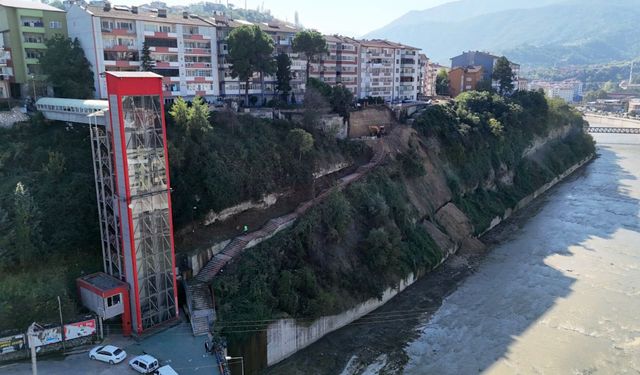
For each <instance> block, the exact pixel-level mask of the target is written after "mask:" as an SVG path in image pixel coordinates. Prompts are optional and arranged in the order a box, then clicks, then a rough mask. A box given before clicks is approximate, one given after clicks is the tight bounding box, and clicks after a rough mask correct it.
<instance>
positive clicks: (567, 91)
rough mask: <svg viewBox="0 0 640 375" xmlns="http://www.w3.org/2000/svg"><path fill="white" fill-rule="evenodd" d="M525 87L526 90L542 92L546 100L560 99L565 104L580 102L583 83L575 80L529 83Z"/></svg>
mask: <svg viewBox="0 0 640 375" xmlns="http://www.w3.org/2000/svg"><path fill="white" fill-rule="evenodd" d="M527 86H528V87H527V89H528V90H532V91H534V90H542V91H544V93H545V95H546V96H547V97H548V98H561V99H563V100H564V101H566V102H567V103H574V102H579V101H581V100H582V95H583V93H582V89H583V83H582V82H581V81H578V80H575V79H572V80H565V81H561V82H548V81H531V82H529V84H528V85H527Z"/></svg>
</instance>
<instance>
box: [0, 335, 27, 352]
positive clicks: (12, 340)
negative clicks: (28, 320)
mask: <svg viewBox="0 0 640 375" xmlns="http://www.w3.org/2000/svg"><path fill="white" fill-rule="evenodd" d="M24 343H25V340H24V335H14V336H7V337H1V338H0V355H2V354H7V353H13V352H17V351H19V350H22V349H24Z"/></svg>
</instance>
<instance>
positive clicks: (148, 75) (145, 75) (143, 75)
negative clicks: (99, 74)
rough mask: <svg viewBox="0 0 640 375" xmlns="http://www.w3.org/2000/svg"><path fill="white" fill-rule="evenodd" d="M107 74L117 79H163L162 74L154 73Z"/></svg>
mask: <svg viewBox="0 0 640 375" xmlns="http://www.w3.org/2000/svg"><path fill="white" fill-rule="evenodd" d="M105 73H106V74H109V75H112V76H114V77H117V78H162V76H161V75H160V74H156V73H152V72H116V71H109V72H105Z"/></svg>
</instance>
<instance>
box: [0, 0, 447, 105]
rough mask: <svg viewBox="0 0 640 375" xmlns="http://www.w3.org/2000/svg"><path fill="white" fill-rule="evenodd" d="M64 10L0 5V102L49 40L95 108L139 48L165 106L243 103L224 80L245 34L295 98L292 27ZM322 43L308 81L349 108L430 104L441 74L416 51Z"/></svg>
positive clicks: (299, 60)
mask: <svg viewBox="0 0 640 375" xmlns="http://www.w3.org/2000/svg"><path fill="white" fill-rule="evenodd" d="M65 5H66V7H67V11H66V12H65V11H62V10H60V9H57V8H54V7H51V6H48V5H44V4H41V3H37V2H31V1H26V0H0V26H2V30H5V31H4V32H2V34H1V38H0V74H1V75H2V76H1V78H2V79H1V80H0V97H5V98H6V97H9V96H14V97H24V96H27V95H30V94H29V90H28V89H29V88H30V85H25V83H27V82H30V79H31V80H36V79H42V78H44V77H42V74H41V71H40V69H39V66H38V57H39V56H40V55H41V53H42V51H43V50H44V48H45V46H44V39H45V38H46V37H48V36H50V35H53V34H54V33H57V32H58V33H61V34H63V35H66V34H68V36H69V37H71V38H77V39H78V40H79V42H80V45H81V47H82V49H83V50H84V53H85V56H86V58H87V59H88V60H89V62H90V63H91V67H92V70H93V73H94V82H93V84H94V87H95V89H96V91H95V97H96V98H102V99H105V98H106V95H107V92H106V81H105V76H104V73H105V72H110V71H111V72H114V71H139V70H142V69H143V67H142V65H143V64H142V61H143V54H144V46H147V47H148V50H149V57H150V58H151V65H152V66H151V67H150V70H151V71H152V72H154V73H157V74H160V75H162V76H163V89H164V96H165V99H166V100H167V101H169V102H170V101H172V100H173V99H174V98H176V97H178V96H180V97H184V98H186V99H187V100H189V99H192V98H193V97H195V96H200V97H203V98H205V99H206V100H208V101H220V100H225V99H237V98H240V97H242V96H243V95H244V93H245V82H239V81H238V79H237V78H232V77H231V64H230V62H229V61H228V46H227V44H226V38H227V36H228V35H229V33H230V32H231V31H232V30H233V29H234V28H237V27H241V26H243V25H252V24H255V25H257V26H258V27H260V29H261V30H262V31H264V32H265V33H267V34H268V35H269V36H271V38H272V39H273V41H274V45H275V50H274V56H276V55H278V54H280V53H285V54H287V55H288V56H289V57H290V59H291V72H292V79H291V83H290V85H291V87H292V91H291V94H292V96H290V97H289V98H287V99H293V97H295V98H296V100H297V101H301V100H302V99H303V98H304V92H305V87H306V82H305V68H306V59H305V57H304V56H302V55H300V54H297V53H295V52H294V51H293V48H292V44H293V43H292V42H293V39H294V37H295V35H296V33H298V32H299V31H301V29H300V28H299V27H297V26H295V25H292V24H289V23H286V22H281V21H272V22H269V23H251V22H247V21H242V20H233V19H230V18H228V17H226V16H225V15H224V14H223V13H222V12H219V11H217V10H216V11H213V12H212V13H211V14H209V15H206V16H205V15H193V14H189V13H187V12H183V13H182V14H176V13H170V12H168V11H167V9H166V4H164V3H162V2H153V3H151V4H150V5H145V6H140V7H137V6H124V5H112V4H111V3H110V2H108V1H94V2H90V3H89V4H88V5H87V4H86V3H84V2H75V1H69V2H65ZM325 38H326V41H327V48H328V52H327V53H326V54H323V55H322V56H318V57H317V59H315V60H314V61H312V64H311V67H310V77H313V78H317V79H319V80H321V81H323V82H325V83H327V84H330V85H342V86H344V87H345V88H347V89H348V90H350V91H351V92H352V93H353V94H354V96H355V97H356V98H359V99H365V98H368V97H380V98H382V99H383V100H384V101H387V102H398V101H403V100H409V101H411V100H418V99H419V98H426V97H431V96H434V95H435V94H436V90H435V86H436V85H435V82H436V76H437V73H438V71H439V69H441V68H443V67H442V66H440V65H438V64H436V63H434V62H432V61H430V60H429V58H428V57H427V56H426V55H425V54H420V50H419V49H418V48H415V47H411V46H408V45H404V44H401V43H397V42H391V41H387V40H379V39H374V40H358V39H354V38H349V37H345V36H340V35H326V36H325ZM249 85H250V86H249V94H250V95H252V96H258V97H263V98H264V99H265V101H267V100H271V99H273V98H275V96H276V95H277V94H278V93H277V89H276V86H277V81H276V76H275V74H272V75H267V76H265V77H264V85H261V84H260V82H259V76H258V75H257V74H256V75H255V76H254V77H253V79H252V80H251V81H250V82H249ZM33 86H34V87H35V85H33ZM263 90H264V92H263ZM260 104H262V103H260Z"/></svg>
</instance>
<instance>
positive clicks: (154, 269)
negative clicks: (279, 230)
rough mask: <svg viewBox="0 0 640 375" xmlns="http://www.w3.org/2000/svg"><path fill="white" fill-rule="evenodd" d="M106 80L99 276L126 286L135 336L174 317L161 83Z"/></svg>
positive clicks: (124, 76)
mask: <svg viewBox="0 0 640 375" xmlns="http://www.w3.org/2000/svg"><path fill="white" fill-rule="evenodd" d="M106 76H107V91H108V95H109V112H108V116H109V121H107V127H106V129H105V130H106V132H105V134H104V135H105V137H104V138H106V140H107V142H108V145H107V147H109V148H110V150H108V151H109V154H110V155H111V157H109V158H107V159H110V160H106V161H105V162H104V164H109V163H111V166H109V168H107V169H111V168H112V172H111V180H110V181H107V180H108V176H106V175H107V173H106V172H105V173H103V174H104V175H105V177H104V180H105V181H106V182H102V181H99V182H97V184H100V186H99V187H98V195H99V197H98V201H99V204H100V212H101V225H102V226H103V227H104V230H103V232H102V233H103V252H104V258H105V259H104V262H105V271H106V272H107V273H109V274H111V275H112V276H114V277H116V278H119V279H121V280H124V281H126V282H127V283H128V284H129V287H130V296H131V302H130V309H131V317H132V326H133V327H132V328H133V331H134V332H135V333H137V334H140V333H142V332H143V331H145V330H147V329H149V328H151V327H154V326H156V325H158V324H161V323H163V322H166V321H168V320H172V319H175V318H176V317H177V316H178V303H177V288H176V271H175V270H176V267H175V252H174V243H173V223H172V219H171V217H172V215H171V196H170V189H171V185H170V181H169V160H168V156H167V137H166V127H165V121H164V108H163V103H164V100H163V97H162V76H160V75H157V74H154V73H149V72H106ZM94 159H95V157H94ZM98 168H99V166H98ZM102 170H103V171H104V170H105V168H103V169H102ZM101 178H102V177H101ZM97 181H98V180H97ZM101 194H102V197H103V198H102V199H103V202H101ZM101 229H103V228H101ZM125 308H126V307H125Z"/></svg>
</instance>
